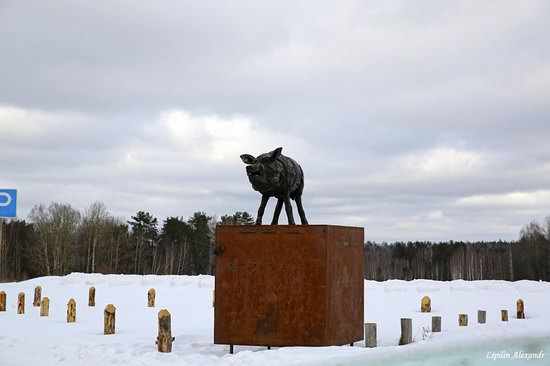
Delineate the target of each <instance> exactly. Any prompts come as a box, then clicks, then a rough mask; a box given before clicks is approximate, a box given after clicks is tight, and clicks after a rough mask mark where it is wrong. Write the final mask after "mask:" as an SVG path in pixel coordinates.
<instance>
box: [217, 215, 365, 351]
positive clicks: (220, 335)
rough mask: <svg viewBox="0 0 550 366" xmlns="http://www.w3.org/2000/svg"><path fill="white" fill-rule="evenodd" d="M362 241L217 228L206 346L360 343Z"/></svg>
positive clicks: (356, 236) (359, 233)
mask: <svg viewBox="0 0 550 366" xmlns="http://www.w3.org/2000/svg"><path fill="white" fill-rule="evenodd" d="M363 241H364V234H363V228H358V227H346V226H333V225H307V226H300V225H292V226H287V225H269V226H268V225H265V226H261V225H258V226H218V227H217V229H216V245H217V247H218V249H222V248H223V251H222V252H221V254H219V255H218V256H217V257H216V291H215V311H214V343H216V344H231V345H234V344H237V345H258V346H330V345H343V344H350V343H352V342H355V341H359V340H362V339H363V302H364V298H363V294H364V291H363V287H364V282H363V281H364V273H365V261H364V244H363Z"/></svg>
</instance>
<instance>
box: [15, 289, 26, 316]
mask: <svg viewBox="0 0 550 366" xmlns="http://www.w3.org/2000/svg"><path fill="white" fill-rule="evenodd" d="M17 314H25V293H24V292H20V293H19V296H17Z"/></svg>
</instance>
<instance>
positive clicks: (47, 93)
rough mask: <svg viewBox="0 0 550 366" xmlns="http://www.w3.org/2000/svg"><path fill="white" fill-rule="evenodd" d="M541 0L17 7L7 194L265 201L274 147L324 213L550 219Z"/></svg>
mask: <svg viewBox="0 0 550 366" xmlns="http://www.w3.org/2000/svg"><path fill="white" fill-rule="evenodd" d="M548 18H550V6H549V5H548V4H547V3H546V2H544V1H522V2H517V1H488V2H483V3H480V2H477V1H457V2H439V1H422V2H411V1H389V2H374V1H367V2H364V1H344V2H338V3H337V4H336V3H332V2H318V1H309V2H300V3H295V2H284V1H283V2H281V1H277V2H246V1H229V2H190V1H159V2H155V3H154V4H153V3H147V2H135V1H131V2H130V1H120V2H116V3H112V2H85V1H64V2H63V1H62V2H56V3H55V4H52V3H47V4H46V3H43V2H33V3H32V4H31V5H29V3H28V2H25V3H22V2H16V1H4V2H0V44H2V47H1V48H0V84H1V85H2V87H1V88H0V131H1V133H2V145H0V154H2V156H3V160H2V164H1V166H2V174H1V175H0V185H1V186H6V187H15V188H18V189H19V190H20V195H19V199H20V214H21V215H22V216H25V215H26V214H27V213H28V211H29V210H30V208H31V207H32V205H34V204H35V203H39V202H49V201H51V200H57V201H63V202H71V203H73V204H74V205H75V206H77V207H79V208H83V207H84V206H86V205H88V204H89V203H91V202H92V201H94V200H100V201H103V202H105V203H106V204H107V205H108V207H109V208H110V209H111V211H113V212H114V213H116V214H120V215H125V216H127V217H128V216H129V215H131V214H133V213H135V211H137V210H148V211H151V212H152V213H154V214H155V215H158V216H159V217H160V218H164V217H166V216H167V215H183V216H188V215H191V214H192V213H193V212H194V211H196V210H204V211H206V212H208V213H210V214H217V215H218V216H219V215H222V214H225V213H231V212H234V211H237V210H248V211H251V212H254V211H255V209H256V207H257V204H258V201H259V195H258V194H257V193H255V192H253V191H252V190H251V189H250V187H249V184H248V182H247V181H246V177H245V175H244V168H243V165H242V163H241V162H240V159H239V158H238V155H239V154H241V153H244V152H247V153H251V154H259V153H261V152H264V151H267V150H270V149H272V148H274V147H277V146H284V151H283V152H284V153H286V154H288V155H290V156H292V157H294V158H296V160H298V161H299V162H300V163H301V164H302V166H303V168H304V170H305V173H306V191H305V196H304V200H305V205H306V210H307V211H308V214H309V216H310V221H312V222H317V223H337V224H351V225H362V226H366V228H367V238H368V239H375V240H388V241H391V240H397V239H411V240H414V239H431V240H440V239H441V240H444V239H466V240H475V239H498V238H503V239H513V238H515V237H516V236H517V234H518V231H519V228H520V227H521V225H523V224H524V223H526V222H528V221H530V220H532V219H535V218H541V217H542V216H545V215H547V214H549V213H550V212H549V211H550V210H549V206H550V200H549V198H548V193H547V192H548V191H550V178H549V177H550V174H549V173H550V164H549V163H548V162H549V161H550V159H549V158H550V147H549V146H550V145H548V143H547V141H548V139H549V137H550V124H549V123H548V121H549V120H550V118H549V117H550V111H549V109H548V105H550V77H549V75H550V62H549V61H548V60H550V44H549V43H548V42H547V37H546V35H547V34H550V25H549V24H548V22H547V19H548Z"/></svg>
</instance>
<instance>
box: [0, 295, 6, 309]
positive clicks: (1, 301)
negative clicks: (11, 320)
mask: <svg viewBox="0 0 550 366" xmlns="http://www.w3.org/2000/svg"><path fill="white" fill-rule="evenodd" d="M0 311H6V293H5V292H4V291H0Z"/></svg>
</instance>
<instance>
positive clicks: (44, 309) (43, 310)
mask: <svg viewBox="0 0 550 366" xmlns="http://www.w3.org/2000/svg"><path fill="white" fill-rule="evenodd" d="M49 315H50V299H48V297H44V298H43V299H42V301H41V302H40V316H49Z"/></svg>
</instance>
